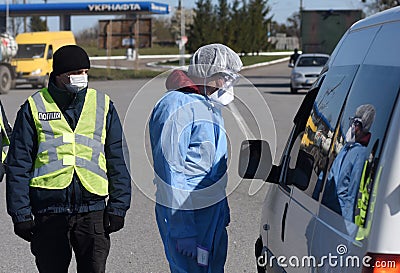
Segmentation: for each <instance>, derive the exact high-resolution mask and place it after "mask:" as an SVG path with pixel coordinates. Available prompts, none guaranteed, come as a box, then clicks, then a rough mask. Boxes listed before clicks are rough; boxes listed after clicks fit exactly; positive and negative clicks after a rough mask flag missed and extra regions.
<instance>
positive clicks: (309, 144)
mask: <svg viewBox="0 0 400 273" xmlns="http://www.w3.org/2000/svg"><path fill="white" fill-rule="evenodd" d="M399 89H400V7H396V8H393V9H390V10H387V11H384V12H381V13H378V14H376V15H374V16H371V17H368V18H366V19H364V20H361V21H359V22H357V23H355V24H354V25H353V26H352V27H351V28H350V29H349V30H348V31H347V32H346V33H345V34H344V35H343V37H342V39H341V40H340V42H339V43H338V45H337V46H336V48H335V50H334V52H333V53H332V55H331V57H330V59H329V61H328V63H327V65H326V66H325V68H324V69H323V71H322V72H321V75H320V76H319V78H318V79H317V81H316V82H315V83H314V85H313V86H312V87H311V89H310V91H309V92H308V93H307V95H306V97H305V98H304V101H303V103H302V104H301V106H300V108H299V111H298V113H297V114H296V116H295V118H294V121H293V123H294V126H293V129H292V131H291V134H290V136H289V139H288V142H287V145H286V147H285V150H284V152H283V155H282V158H281V161H280V163H279V165H278V166H275V165H274V166H272V164H271V162H272V160H271V153H270V151H269V146H268V144H267V143H266V142H264V141H261V140H250V141H245V142H243V144H242V147H241V157H240V164H239V174H240V175H241V177H243V178H256V179H264V180H266V181H268V184H269V189H268V191H267V194H266V199H265V202H264V204H263V208H262V217H261V225H260V234H259V238H258V239H257V241H256V244H255V253H256V262H257V266H258V267H257V268H258V272H365V273H366V272H400V99H399ZM363 109H364V110H365V109H367V110H368V111H361V110H363ZM268 173H269V176H268V177H266V175H267V174H268Z"/></svg>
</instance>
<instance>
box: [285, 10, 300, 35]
mask: <svg viewBox="0 0 400 273" xmlns="http://www.w3.org/2000/svg"><path fill="white" fill-rule="evenodd" d="M286 22H287V25H286V27H287V32H286V33H287V34H288V36H292V37H297V38H299V39H300V13H299V12H294V13H293V14H292V16H291V17H289V18H288V19H287V20H286Z"/></svg>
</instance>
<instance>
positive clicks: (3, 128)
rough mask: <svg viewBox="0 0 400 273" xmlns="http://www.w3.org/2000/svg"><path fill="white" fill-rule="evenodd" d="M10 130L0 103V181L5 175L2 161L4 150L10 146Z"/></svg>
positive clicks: (4, 155) (4, 156)
mask: <svg viewBox="0 0 400 273" xmlns="http://www.w3.org/2000/svg"><path fill="white" fill-rule="evenodd" d="M11 132H12V128H11V125H10V123H8V120H7V116H6V113H5V112H4V108H3V104H2V103H1V101H0V140H1V141H0V150H1V158H0V181H2V180H3V176H4V173H5V167H4V161H5V159H6V155H7V154H6V149H5V147H7V146H8V145H10V136H11Z"/></svg>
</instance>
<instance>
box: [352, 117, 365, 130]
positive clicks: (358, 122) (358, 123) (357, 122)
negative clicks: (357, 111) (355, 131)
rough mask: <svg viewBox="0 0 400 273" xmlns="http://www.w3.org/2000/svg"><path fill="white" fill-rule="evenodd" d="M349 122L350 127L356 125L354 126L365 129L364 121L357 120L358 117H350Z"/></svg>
mask: <svg viewBox="0 0 400 273" xmlns="http://www.w3.org/2000/svg"><path fill="white" fill-rule="evenodd" d="M349 120H350V122H349V126H352V125H354V126H357V127H360V128H361V129H362V128H363V123H362V119H360V118H356V117H350V118H349Z"/></svg>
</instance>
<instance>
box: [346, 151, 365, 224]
mask: <svg viewBox="0 0 400 273" xmlns="http://www.w3.org/2000/svg"><path fill="white" fill-rule="evenodd" d="M350 153H352V155H348V156H347V158H346V161H348V162H347V163H346V165H351V169H350V170H349V169H348V168H346V169H347V170H348V172H347V173H346V174H345V178H346V180H347V182H345V183H344V185H347V189H346V191H347V193H346V194H343V195H342V198H343V200H342V216H343V217H344V218H345V219H346V220H348V221H354V209H355V203H356V198H357V193H358V189H359V186H360V179H361V174H362V170H363V166H364V161H365V148H364V147H356V148H355V149H354V150H352V151H350ZM344 164H345V163H344Z"/></svg>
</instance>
